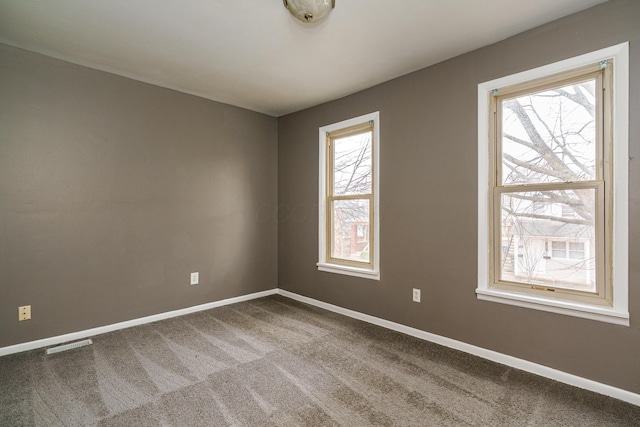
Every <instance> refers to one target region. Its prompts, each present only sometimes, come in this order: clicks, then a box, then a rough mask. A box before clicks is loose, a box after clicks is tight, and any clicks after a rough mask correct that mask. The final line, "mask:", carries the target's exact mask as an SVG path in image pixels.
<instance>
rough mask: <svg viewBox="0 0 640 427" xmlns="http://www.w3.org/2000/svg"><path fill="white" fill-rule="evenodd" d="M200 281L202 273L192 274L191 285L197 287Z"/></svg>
mask: <svg viewBox="0 0 640 427" xmlns="http://www.w3.org/2000/svg"><path fill="white" fill-rule="evenodd" d="M199 281H200V273H198V272H195V273H191V284H192V285H197V284H198V282H199Z"/></svg>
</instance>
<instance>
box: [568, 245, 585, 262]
mask: <svg viewBox="0 0 640 427" xmlns="http://www.w3.org/2000/svg"><path fill="white" fill-rule="evenodd" d="M569 258H571V259H583V258H584V243H583V242H569Z"/></svg>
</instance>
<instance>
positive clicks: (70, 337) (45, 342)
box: [0, 289, 278, 356]
mask: <svg viewBox="0 0 640 427" xmlns="http://www.w3.org/2000/svg"><path fill="white" fill-rule="evenodd" d="M277 292H278V290H277V289H269V290H268V291H262V292H256V293H253V294H248V295H242V296H239V297H234V298H227V299H223V300H220V301H214V302H209V303H206V304H201V305H195V306H193V307H187V308H182V309H180V310H173V311H167V312H165V313H159V314H154V315H151V316H146V317H140V318H138V319H132V320H127V321H125V322H120V323H114V324H111V325H106V326H99V327H97V328H92V329H86V330H84V331H78V332H72V333H70V334H64V335H58V336H55V337H51V338H44V339H41V340H36V341H29V342H26V343H22V344H16V345H10V346H7V347H0V356H5V355H8V354H13V353H20V352H22V351H27V350H34V349H36V348H42V347H49V346H52V345H56V344H61V343H65V342H69V341H74V340H79V339H83V338H87V337H92V336H95V335H100V334H104V333H107V332H112V331H117V330H119V329H125V328H130V327H132V326H137V325H144V324H145V323H151V322H157V321H158V320H164V319H170V318H172V317H178V316H183V315H185V314H189V313H195V312H197V311H203V310H209V309H211V308H215V307H221V306H223V305H229V304H235V303H237V302H242V301H249V300H252V299H256V298H262V297H266V296H268V295H274V294H276V293H277Z"/></svg>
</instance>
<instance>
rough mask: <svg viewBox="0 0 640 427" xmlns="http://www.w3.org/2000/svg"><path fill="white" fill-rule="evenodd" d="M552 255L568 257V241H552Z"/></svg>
mask: <svg viewBox="0 0 640 427" xmlns="http://www.w3.org/2000/svg"><path fill="white" fill-rule="evenodd" d="M551 245H552V246H551V248H552V251H551V256H552V257H554V258H566V257H567V244H566V242H551Z"/></svg>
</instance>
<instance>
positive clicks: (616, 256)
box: [476, 44, 628, 325]
mask: <svg viewBox="0 0 640 427" xmlns="http://www.w3.org/2000/svg"><path fill="white" fill-rule="evenodd" d="M478 122H479V151H478V155H479V168H478V170H479V173H478V179H479V184H478V228H479V244H478V251H479V255H478V269H479V274H478V288H477V290H476V293H477V294H478V298H479V299H483V300H489V301H494V302H502V303H507V304H513V305H520V306H524V307H528V308H535V309H540V310H547V311H553V312H558V313H562V314H569V315H575V316H579V317H588V318H593V319H597V320H602V321H607V322H612V323H619V324H626V325H628V289H627V288H628V285H627V282H628V260H627V258H628V250H627V248H626V242H627V241H628V240H627V239H628V237H627V233H628V218H627V205H628V201H627V188H626V186H627V182H628V166H627V157H628V130H627V128H628V45H627V44H622V45H618V46H614V47H612V48H608V49H603V50H601V51H598V52H593V53H591V54H587V55H583V56H581V57H577V58H572V59H569V60H566V61H562V62H560V63H555V64H551V65H548V66H544V67H541V68H538V69H535V70H530V71H527V72H523V73H519V74H517V75H513V76H507V77H505V78H501V79H497V80H494V81H491V82H486V83H483V84H480V85H479V86H478ZM611 219H613V220H611Z"/></svg>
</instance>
